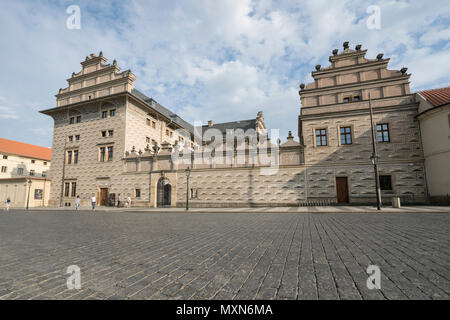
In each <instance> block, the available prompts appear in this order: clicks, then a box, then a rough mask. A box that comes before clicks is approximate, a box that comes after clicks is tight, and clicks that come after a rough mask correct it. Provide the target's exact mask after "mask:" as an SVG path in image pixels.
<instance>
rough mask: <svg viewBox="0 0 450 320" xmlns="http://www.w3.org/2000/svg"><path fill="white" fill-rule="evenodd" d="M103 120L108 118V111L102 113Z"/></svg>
mask: <svg viewBox="0 0 450 320" xmlns="http://www.w3.org/2000/svg"><path fill="white" fill-rule="evenodd" d="M102 118H103V119H105V118H108V111H103V112H102Z"/></svg>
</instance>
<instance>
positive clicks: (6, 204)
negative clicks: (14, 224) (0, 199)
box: [5, 197, 11, 211]
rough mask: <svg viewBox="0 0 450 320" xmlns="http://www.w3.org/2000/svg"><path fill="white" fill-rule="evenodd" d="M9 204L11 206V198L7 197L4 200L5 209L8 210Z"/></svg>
mask: <svg viewBox="0 0 450 320" xmlns="http://www.w3.org/2000/svg"><path fill="white" fill-rule="evenodd" d="M10 206H11V199H10V198H9V197H8V198H7V199H6V201H5V210H6V211H9V207H10Z"/></svg>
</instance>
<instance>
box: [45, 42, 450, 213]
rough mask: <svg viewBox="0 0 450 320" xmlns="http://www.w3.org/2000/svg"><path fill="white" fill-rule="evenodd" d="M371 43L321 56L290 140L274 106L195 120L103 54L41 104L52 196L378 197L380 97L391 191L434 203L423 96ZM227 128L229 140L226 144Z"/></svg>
mask: <svg viewBox="0 0 450 320" xmlns="http://www.w3.org/2000/svg"><path fill="white" fill-rule="evenodd" d="M365 55H366V50H362V49H361V46H360V45H358V46H356V48H355V49H354V50H353V49H350V48H349V45H348V43H347V42H346V43H344V49H343V51H341V52H339V50H337V49H336V50H334V51H333V53H332V56H330V59H329V61H330V65H329V66H328V67H322V66H319V65H318V66H316V70H315V71H313V72H312V77H313V79H314V82H313V83H310V84H307V85H304V84H302V85H300V91H299V94H300V100H301V108H300V115H299V118H298V127H299V128H298V132H299V141H298V142H297V141H295V140H294V137H293V136H292V134H291V133H289V136H288V137H287V141H286V142H285V143H283V144H281V142H280V141H279V139H276V137H273V138H272V139H270V138H271V137H272V135H271V133H270V132H269V131H270V130H267V129H266V124H265V119H264V116H263V113H262V112H258V114H257V115H256V117H255V118H254V119H247V120H241V121H235V122H228V123H214V121H212V120H210V121H208V124H207V125H204V126H200V127H194V125H192V124H190V123H188V122H186V121H184V120H183V119H181V118H180V117H179V116H178V115H176V114H174V113H173V112H171V111H170V110H168V109H167V108H165V107H163V106H162V105H161V104H159V103H158V102H156V101H155V100H154V99H153V98H150V97H147V96H146V95H144V94H143V93H141V92H139V91H138V90H136V89H135V88H134V84H135V81H136V77H135V76H134V75H133V73H132V72H131V71H130V70H127V71H123V72H121V71H120V68H119V67H118V66H117V63H116V61H115V60H114V62H113V63H112V64H107V60H106V58H105V57H103V55H102V53H101V52H100V54H99V55H98V56H97V55H94V54H91V55H90V56H88V57H86V59H85V61H83V62H81V65H82V70H81V71H80V72H78V73H73V74H72V76H71V77H70V78H69V79H68V80H67V82H68V86H67V87H66V88H64V89H60V90H59V92H58V94H57V95H56V107H54V108H51V109H47V110H44V111H41V112H42V113H44V114H46V115H49V116H51V117H52V118H53V119H54V133H53V148H52V150H53V154H52V164H51V170H50V174H51V179H52V185H51V192H50V205H52V206H59V205H66V206H69V205H73V202H74V197H75V196H76V195H78V194H79V195H80V196H81V198H82V205H88V204H89V199H90V197H91V196H92V195H96V196H97V197H98V200H99V204H100V205H114V204H115V203H116V202H117V198H118V196H119V194H120V195H121V197H122V200H123V199H125V198H126V197H127V196H130V197H131V198H132V204H133V206H143V207H158V206H179V207H182V206H185V204H186V198H188V199H189V204H190V206H193V207H211V206H223V207H224V206H233V207H240V206H299V205H311V204H313V205H327V204H373V203H374V202H375V201H376V197H375V176H374V171H373V165H372V162H371V159H370V158H371V155H372V132H371V122H370V113H369V103H370V105H371V106H372V109H373V121H374V128H375V130H374V135H375V139H376V146H377V152H378V159H377V163H378V167H379V181H380V186H381V192H382V198H383V201H384V202H386V203H388V202H390V201H391V198H392V197H400V198H401V199H402V202H403V203H426V202H427V201H429V199H430V195H429V187H427V183H428V184H429V181H428V182H427V179H426V176H425V174H426V170H427V168H425V155H424V147H423V146H422V134H423V133H421V127H420V124H419V121H420V120H419V119H420V117H419V118H418V117H417V116H418V114H419V105H420V101H419V98H418V97H417V94H412V93H411V92H410V89H409V78H410V74H408V73H407V69H406V68H403V69H402V70H399V71H397V70H389V69H388V63H389V59H385V58H383V55H382V54H379V55H378V56H377V58H376V59H367V58H366V57H365ZM445 110H447V111H448V108H447V109H445ZM447 111H445V112H447ZM292 125H294V124H292ZM422 129H423V128H422ZM210 132H213V133H214V134H213V135H211V134H209V133H210ZM236 132H243V133H244V135H243V136H242V139H241V140H239V139H240V137H238V136H233V134H236ZM220 135H222V136H223V141H225V142H226V148H221V147H218V146H217V142H219V141H222V139H220ZM212 136H215V138H211V137H212ZM229 137H231V140H230V139H229ZM218 138H219V139H218ZM229 141H231V143H230V144H228V142H229ZM253 142H255V143H253ZM205 152H206V153H207V154H208V155H209V156H208V157H205ZM175 155H176V156H175ZM447 156H448V155H447ZM181 158H182V159H183V161H179V159H181ZM177 159H178V160H177ZM267 159H269V160H268V161H266V160H267ZM434 161H442V160H434ZM444 161H445V160H444ZM187 168H189V170H186V169H187ZM187 173H190V174H189V176H187ZM187 179H189V184H187ZM438 184H439V183H438ZM441 184H442V183H441ZM74 187H75V188H76V192H74V191H73V190H74ZM439 188H441V189H445V188H446V187H445V186H440V187H439ZM447 190H448V189H447ZM439 192H441V191H439ZM442 192H443V191H442ZM442 192H441V193H442Z"/></svg>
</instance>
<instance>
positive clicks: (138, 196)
mask: <svg viewBox="0 0 450 320" xmlns="http://www.w3.org/2000/svg"><path fill="white" fill-rule="evenodd" d="M140 197H141V189H136V198H140Z"/></svg>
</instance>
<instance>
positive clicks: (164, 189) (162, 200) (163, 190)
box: [157, 178, 172, 207]
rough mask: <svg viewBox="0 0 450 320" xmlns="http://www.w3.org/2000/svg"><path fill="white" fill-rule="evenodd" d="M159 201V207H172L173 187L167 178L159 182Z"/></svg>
mask: <svg viewBox="0 0 450 320" xmlns="http://www.w3.org/2000/svg"><path fill="white" fill-rule="evenodd" d="M157 193H158V197H157V198H158V199H157V205H158V207H170V205H171V199H170V198H171V196H172V186H171V185H170V181H169V179H167V178H161V179H159V181H158V190H157Z"/></svg>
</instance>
